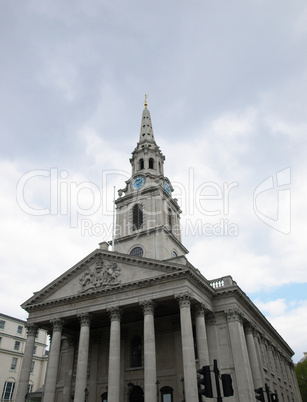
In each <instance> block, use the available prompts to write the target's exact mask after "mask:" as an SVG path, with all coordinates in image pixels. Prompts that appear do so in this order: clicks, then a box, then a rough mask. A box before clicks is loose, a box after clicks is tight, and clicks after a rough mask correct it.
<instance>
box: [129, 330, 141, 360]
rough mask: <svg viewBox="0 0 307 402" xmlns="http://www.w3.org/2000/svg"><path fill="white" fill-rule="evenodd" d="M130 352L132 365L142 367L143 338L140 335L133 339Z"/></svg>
mask: <svg viewBox="0 0 307 402" xmlns="http://www.w3.org/2000/svg"><path fill="white" fill-rule="evenodd" d="M130 353H131V355H130V357H131V360H130V366H131V367H142V340H141V337H140V336H139V335H137V336H135V337H134V338H133V339H132V341H131V349H130Z"/></svg>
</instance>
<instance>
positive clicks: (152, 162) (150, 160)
mask: <svg viewBox="0 0 307 402" xmlns="http://www.w3.org/2000/svg"><path fill="white" fill-rule="evenodd" d="M148 166H149V169H154V159H153V158H149V165H148Z"/></svg>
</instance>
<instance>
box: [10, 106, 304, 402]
mask: <svg viewBox="0 0 307 402" xmlns="http://www.w3.org/2000/svg"><path fill="white" fill-rule="evenodd" d="M178 158H180V155H178ZM164 161H165V157H164V155H163V154H162V152H161V150H160V148H159V147H158V145H157V144H156V142H155V138H154V134H153V129H152V122H151V116H150V113H149V110H148V109H147V104H146V103H145V109H144V111H143V114H142V123H141V131H140V137H139V142H138V143H137V146H136V148H135V149H134V151H133V153H132V158H131V159H130V162H131V167H132V174H131V178H130V179H129V180H127V181H126V183H125V184H124V188H123V189H122V190H120V191H119V198H118V199H117V200H116V219H117V233H116V238H115V249H114V250H113V251H109V250H108V244H107V243H101V244H100V248H99V249H97V250H94V251H93V252H92V253H91V254H89V255H88V256H86V257H85V258H84V259H83V260H82V261H80V262H79V263H77V264H76V265H75V266H73V267H72V268H71V269H69V270H68V271H66V272H65V273H63V275H61V276H60V277H59V278H57V279H56V280H54V281H53V282H52V283H50V284H49V285H48V286H46V287H45V288H43V289H42V290H41V291H39V292H37V293H35V294H34V296H32V297H31V298H30V299H29V300H27V301H26V302H25V303H24V304H23V308H24V309H26V310H27V311H28V312H29V319H28V325H29V327H30V326H33V329H35V328H37V327H39V328H44V329H47V330H49V331H52V341H51V348H50V355H49V363H48V368H47V375H46V383H45V387H44V402H54V401H56V402H70V401H71V400H72V399H74V402H84V401H85V400H86V401H87V402H95V401H108V402H137V401H146V402H158V401H159V402H160V401H161V402H179V401H183V400H184V401H185V402H199V401H200V400H202V401H204V400H205V398H203V397H200V396H199V393H198V381H197V369H198V368H200V367H202V366H208V365H210V366H211V367H212V365H213V362H214V361H215V360H216V361H217V363H218V367H219V369H220V373H221V374H230V375H231V377H232V385H233V389H234V395H233V396H229V397H228V401H229V402H235V401H236V402H254V401H255V392H254V388H259V387H264V386H265V384H266V385H267V386H268V387H269V389H270V390H271V392H274V393H276V394H277V395H278V397H279V401H287V402H288V401H291V402H300V401H301V397H300V394H299V390H298V386H297V381H296V377H295V373H294V369H293V363H292V360H291V356H292V355H293V351H292V349H291V348H290V347H289V345H288V344H287V343H286V342H285V341H284V340H283V339H282V337H281V336H280V335H279V334H278V333H277V331H276V330H275V329H274V328H273V327H272V325H271V324H270V323H269V322H268V321H267V319H266V318H265V317H264V316H263V315H262V314H261V312H260V311H259V310H258V309H257V307H256V306H255V305H254V304H253V303H252V302H251V300H250V299H249V298H248V297H247V296H246V294H245V293H244V292H243V291H242V290H241V289H240V287H239V286H238V285H237V284H236V282H234V281H233V280H232V278H231V276H226V277H224V278H217V279H214V280H207V279H206V278H205V277H204V276H203V275H202V274H201V273H200V271H199V270H198V269H197V268H195V267H193V266H192V265H191V264H190V263H189V261H188V260H187V258H186V254H187V253H188V250H187V249H186V248H185V247H184V245H183V244H182V243H181V233H180V225H179V219H180V212H181V211H180V207H179V205H178V203H177V201H176V199H174V198H173V196H172V191H173V188H172V184H171V181H170V180H169V179H168V178H167V177H165V175H164ZM33 346H34V331H33V332H31V331H29V333H28V340H27V346H26V351H25V357H26V356H27V359H25V360H24V364H23V375H22V376H21V378H20V382H19V387H18V395H17V402H24V396H25V394H26V392H27V387H28V382H29V376H30V369H31V356H32V351H33ZM211 376H212V380H213V379H214V377H213V375H212V374H211ZM217 392H218V391H217V389H216V388H215V386H214V381H213V394H214V396H215V397H216V396H217ZM222 396H223V394H222ZM201 398H202V399H201ZM206 400H208V399H206Z"/></svg>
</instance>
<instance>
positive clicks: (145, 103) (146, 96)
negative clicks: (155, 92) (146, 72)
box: [144, 94, 148, 109]
mask: <svg viewBox="0 0 307 402" xmlns="http://www.w3.org/2000/svg"><path fill="white" fill-rule="evenodd" d="M147 98H148V95H146V94H145V102H144V106H145V109H147Z"/></svg>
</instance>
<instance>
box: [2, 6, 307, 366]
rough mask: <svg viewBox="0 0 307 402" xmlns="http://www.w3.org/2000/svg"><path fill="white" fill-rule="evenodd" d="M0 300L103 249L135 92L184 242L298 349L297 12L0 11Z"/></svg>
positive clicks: (126, 171) (305, 55) (304, 166)
mask: <svg viewBox="0 0 307 402" xmlns="http://www.w3.org/2000/svg"><path fill="white" fill-rule="evenodd" d="M0 55H1V56H0V57H1V63H0V77H1V91H0V136H1V147H0V219H1V226H0V264H1V265H0V266H1V268H0V270H1V271H0V305H1V308H0V310H1V312H2V313H4V314H8V315H11V316H14V317H18V318H21V319H26V318H27V313H26V312H25V311H24V310H22V309H21V307H20V305H21V304H22V303H23V302H24V301H26V300H27V299H28V298H30V297H31V295H32V294H33V292H35V291H38V290H40V289H42V288H43V287H44V286H46V285H47V284H48V283H49V282H51V281H52V280H54V279H55V278H57V277H58V276H59V275H61V274H62V273H63V272H65V271H66V270H67V269H69V268H70V267H72V266H73V265H74V264H76V263H77V262H78V261H79V260H81V259H82V258H84V257H85V256H86V255H88V254H89V253H90V252H92V251H93V250H94V249H96V248H97V247H98V244H99V243H100V242H101V241H107V240H110V239H111V235H112V211H113V206H112V200H113V197H114V186H115V188H116V190H118V189H120V188H123V187H124V186H125V185H124V181H125V180H127V179H128V178H129V177H130V174H131V166H130V163H129V158H130V157H131V152H132V151H133V149H134V148H135V146H136V143H137V141H138V139H139V133H140V124H141V114H142V110H143V107H144V106H143V105H144V95H145V94H148V109H149V110H150V113H151V118H152V124H153V130H154V135H155V139H156V142H157V144H158V145H159V146H160V148H161V150H162V152H163V154H164V155H165V157H166V160H165V165H164V167H165V174H166V176H167V177H168V178H169V179H170V181H171V182H172V185H173V188H174V192H173V197H175V198H177V199H178V202H179V204H180V206H181V209H182V214H181V228H182V235H183V237H182V242H183V244H184V245H185V246H186V247H187V248H188V250H189V254H188V259H189V261H190V262H191V263H192V264H193V265H194V266H195V267H196V268H198V269H199V270H200V271H201V272H202V274H203V275H204V276H205V277H206V278H207V279H214V278H220V277H223V276H226V275H231V276H232V277H233V279H234V280H235V281H236V282H237V284H238V285H239V286H240V288H241V289H242V290H243V291H244V292H245V293H246V294H247V295H248V297H249V298H250V299H251V300H252V301H253V302H254V303H255V304H256V305H257V306H258V308H259V309H260V310H261V312H262V313H263V314H264V315H265V316H266V317H267V319H268V320H269V321H270V322H271V323H272V325H273V326H274V327H275V328H276V329H277V331H278V332H279V333H280V334H281V335H282V336H283V337H284V339H285V340H286V342H287V343H288V344H289V345H290V346H291V348H292V349H293V351H294V352H295V354H294V356H293V360H294V361H295V362H297V361H298V360H300V359H301V358H302V357H303V352H305V351H307V344H306V333H307V279H306V278H307V277H306V272H307V270H306V261H307V247H306V226H307V214H306V207H305V205H306V198H307V188H306V187H307V186H306V177H307V162H306V155H307V144H306V132H307V119H306V110H307V96H306V93H307V4H306V2H305V1H303V0H293V1H291V2H289V1H286V0H250V1H248V2H247V1H243V0H232V1H229V0H214V1H213V0H191V1H190V2H187V1H183V0H176V1H174V0H168V1H161V0H157V1H155V2H152V1H151V2H149V1H147V0H143V1H139V0H130V1H129V2H127V1H123V0H113V1H106V0H99V1H98V0H88V1H86V2H84V1H80V0H73V1H72V0H66V1H65V2H63V1H59V0H27V1H24V0H14V1H9V0H3V1H1V2H0Z"/></svg>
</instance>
